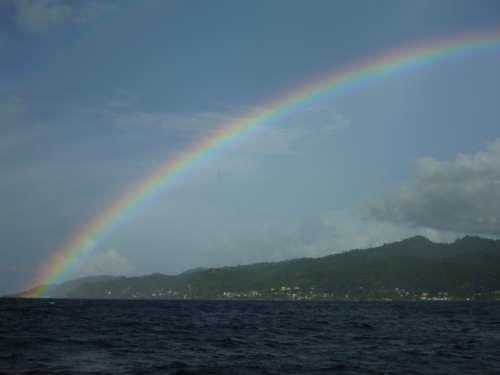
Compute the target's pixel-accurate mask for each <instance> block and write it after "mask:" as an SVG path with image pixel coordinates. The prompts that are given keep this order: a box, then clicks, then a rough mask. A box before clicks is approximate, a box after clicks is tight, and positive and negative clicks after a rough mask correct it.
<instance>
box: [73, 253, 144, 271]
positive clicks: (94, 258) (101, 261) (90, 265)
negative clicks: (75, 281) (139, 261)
mask: <svg viewBox="0 0 500 375" xmlns="http://www.w3.org/2000/svg"><path fill="white" fill-rule="evenodd" d="M135 270H136V268H135V266H134V265H133V263H132V262H131V261H130V260H129V259H128V258H126V257H125V256H124V255H122V254H120V253H119V252H118V251H117V250H115V249H107V250H104V251H99V250H97V251H95V253H92V254H90V255H89V256H88V257H86V258H85V259H84V260H83V261H81V262H80V263H78V265H77V266H76V268H75V269H74V271H73V272H74V274H75V276H76V277H82V276H93V275H122V276H126V275H130V274H132V273H134V272H135Z"/></svg>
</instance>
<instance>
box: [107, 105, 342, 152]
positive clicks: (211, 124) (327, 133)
mask: <svg viewBox="0 0 500 375" xmlns="http://www.w3.org/2000/svg"><path fill="white" fill-rule="evenodd" d="M110 104H111V105H112V106H113V107H126V104H127V102H123V101H113V102H111V103H110ZM247 112H248V110H245V111H242V112H241V113H239V114H235V113H230V112H197V113H192V114H175V113H164V112H140V111H136V112H127V111H122V112H116V113H113V118H114V120H113V122H114V124H115V126H117V127H118V128H121V129H124V130H131V131H134V130H137V129H145V128H146V129H147V128H149V129H163V130H168V131H180V132H187V133H190V134H191V135H193V136H195V137H198V138H199V137H202V136H203V135H206V134H209V133H211V132H214V131H217V130H219V129H221V128H224V127H225V126H227V125H229V124H231V123H232V122H237V121H239V120H240V117H243V116H245V113H247ZM348 126H349V121H348V120H347V119H346V118H345V117H344V116H342V115H341V114H339V113H338V112H337V111H336V110H335V109H333V108H331V107H325V106H316V107H310V108H308V109H306V110H303V111H301V112H299V113H296V114H294V115H292V116H289V117H287V118H285V119H281V120H278V121H276V122H273V123H270V124H268V125H264V126H261V127H258V129H257V132H256V133H258V134H257V135H256V136H251V135H250V136H247V137H244V138H243V139H241V142H239V143H237V144H236V147H237V149H238V151H239V152H241V153H250V154H271V155H278V154H290V153H295V152H297V150H298V149H300V147H301V146H303V145H304V144H308V145H314V144H315V143H317V142H320V141H325V140H327V139H329V138H330V137H332V136H335V135H336V134H337V132H338V131H340V130H342V129H344V128H346V127H348Z"/></svg>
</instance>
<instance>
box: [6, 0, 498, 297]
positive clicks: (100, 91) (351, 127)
mask: <svg viewBox="0 0 500 375" xmlns="http://www.w3.org/2000/svg"><path fill="white" fill-rule="evenodd" d="M499 27H500V5H499V3H498V1H496V0H493V1H486V0H478V1H474V2H472V1H460V0H450V1H446V0H438V1H435V0H432V1H427V0H420V1H413V2H402V1H396V0H394V1H392V0H391V1H386V0H383V1H377V2H370V1H358V0H355V1H340V0H339V1H321V0H317V1H314V2H306V1H282V0H276V1H271V2H269V1H255V2H245V1H219V0H215V1H210V2H208V1H191V0H188V1H168V2H167V1H160V0H145V1H140V2H138V1H127V0H123V1H122V0H120V1H113V0H108V1H92V0H89V1H69V0H68V1H63V0H36V1H35V0H17V1H16V0H0V56H1V61H0V176H1V178H0V208H1V209H0V294H2V293H10V292H13V291H19V290H21V289H23V288H25V287H28V286H31V285H32V284H31V283H32V282H33V280H34V275H35V274H36V273H37V271H38V270H39V269H40V267H42V266H43V265H44V264H46V263H47V261H48V259H49V257H50V255H51V254H54V252H55V251H57V250H58V249H59V248H60V247H61V246H62V244H64V243H65V242H66V241H67V240H68V239H69V238H71V236H72V235H74V234H75V233H77V232H78V230H79V228H82V226H84V225H85V224H86V223H88V222H91V221H92V219H93V218H95V217H96V216H97V215H98V214H99V213H100V212H102V211H103V210H105V209H106V207H108V205H109V204H110V203H111V202H112V201H113V199H115V198H116V197H118V196H120V194H123V193H124V192H125V191H127V189H129V188H130V187H131V186H134V185H135V184H137V183H138V182H140V181H141V180H142V179H144V178H145V176H148V175H149V174H150V173H152V172H153V171H154V170H155V169H156V168H158V166H160V165H162V163H164V162H165V161H168V160H170V159H171V158H173V157H174V156H175V155H176V153H178V152H180V151H182V150H184V149H186V148H187V147H189V146H190V145H193V144H196V142H199V141H200V140H201V139H203V138H204V137H206V136H207V134H210V132H213V131H215V130H216V129H218V128H219V127H220V126H221V125H222V124H224V123H226V122H227V121H231V120H234V119H238V118H239V117H240V116H242V114H244V113H246V112H248V111H251V110H255V109H258V108H261V107H265V106H266V105H268V103H270V102H272V100H273V99H274V98H277V97H280V96H283V95H284V94H286V93H287V92H290V91H291V90H294V89H296V88H298V87H301V86H303V85H305V84H307V83H308V82H312V81H314V80H318V79H321V77H324V76H325V75H326V74H327V73H330V72H333V71H336V70H341V69H345V68H348V67H350V66H354V65H358V64H360V63H362V62H365V61H369V60H370V59H373V58H374V57H376V56H380V55H383V54H386V53H388V52H390V51H393V50H396V49H401V48H403V49H404V48H409V47H411V46H412V45H415V44H417V43H425V42H426V41H430V40H433V39H435V38H447V37H453V36H457V35H461V34H467V33H475V32H481V31H484V30H487V29H491V28H499ZM499 102H500V50H499V49H496V50H490V51H486V52H481V53H473V54H468V55H465V56H462V57H460V58H455V59H451V60H447V61H445V62H441V63H438V64H433V65H429V66H425V67H422V68H420V69H415V70H411V71H409V72H406V73H404V74H399V75H394V76H390V77H387V78H386V79H383V80H378V81H376V82H373V83H370V84H367V85H364V86H362V87H356V88H355V89H353V90H351V91H348V92H345V93H343V94H342V95H339V96H335V97H325V98H323V99H320V100H317V101H314V102H312V103H309V104H308V106H307V107H306V108H304V109H303V110H301V111H299V112H297V113H295V114H293V115H292V116H289V117H287V118H285V119H282V120H280V121H277V122H276V123H273V124H271V125H269V126H265V127H263V128H261V129H259V131H257V132H255V133H253V134H252V135H249V136H248V137H246V138H244V139H242V140H241V141H240V142H235V143H234V144H230V145H228V146H227V147H225V148H224V149H223V150H221V151H220V152H218V153H216V154H215V155H214V156H212V157H210V158H207V160H204V161H203V162H202V163H200V164H199V165H197V166H196V168H194V169H192V170H190V171H189V173H186V174H184V175H182V177H180V178H179V179H177V180H175V181H174V183H173V184H172V185H171V186H170V187H169V189H167V190H165V191H164V192H161V194H157V195H156V196H155V197H154V199H151V200H150V201H148V202H146V203H145V204H144V205H141V207H140V208H139V209H137V210H136V211H134V213H133V215H129V216H128V217H126V218H124V219H123V220H121V221H120V222H119V223H117V225H115V226H113V228H112V230H110V231H109V232H108V233H106V236H105V237H104V238H103V239H102V240H101V241H99V243H98V244H97V246H96V247H95V248H94V249H93V250H92V251H89V252H88V253H86V254H85V256H83V257H81V259H79V261H78V262H77V264H75V265H74V266H73V267H72V268H71V269H69V270H68V272H67V273H66V274H65V275H64V278H63V280H64V279H71V278H75V277H80V276H86V275H96V274H113V275H141V274H147V273H153V272H161V273H166V274H177V273H179V272H183V271H185V270H187V269H190V268H194V267H199V266H201V267H218V266H230V265H237V264H247V263H252V262H267V261H279V260H284V259H290V258H295V257H305V256H306V257H318V256H322V255H327V254H332V253H337V252H340V251H344V250H348V249H352V248H361V247H369V246H376V245H380V244H383V243H386V242H392V241H397V240H400V239H403V238H406V237H409V236H413V235H417V234H421V235H425V236H427V237H428V238H430V239H432V240H435V241H443V242H449V241H454V240H455V239H457V238H459V237H461V236H463V235H466V234H472V235H481V236H486V237H492V238H498V237H500V106H499V105H498V103H499ZM61 281H62V280H61Z"/></svg>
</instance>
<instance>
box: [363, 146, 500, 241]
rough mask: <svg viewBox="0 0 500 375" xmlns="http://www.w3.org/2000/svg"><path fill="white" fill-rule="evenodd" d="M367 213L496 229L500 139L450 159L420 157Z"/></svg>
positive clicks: (446, 226) (455, 227) (447, 226)
mask: <svg viewBox="0 0 500 375" xmlns="http://www.w3.org/2000/svg"><path fill="white" fill-rule="evenodd" d="M370 216H371V217H373V218H376V219H379V220H386V221H394V222H407V223H411V224H414V225H416V226H423V227H429V228H436V229H443V230H451V231H458V232H471V231H473V232H476V233H484V234H490V235H500V139H497V140H496V141H494V142H492V143H490V144H488V145H487V146H486V147H485V149H484V150H481V151H479V152H477V153H476V154H470V155H467V154H458V155H457V157H456V158H455V159H454V160H451V161H439V160H436V159H433V158H422V159H419V160H418V161H417V162H416V171H415V176H414V177H413V178H412V179H411V180H410V181H408V182H407V183H406V184H404V185H403V186H402V187H401V188H400V190H399V191H398V192H397V193H396V194H394V195H390V196H387V197H386V198H385V199H384V200H382V201H381V202H380V203H376V204H372V206H371V207H370Z"/></svg>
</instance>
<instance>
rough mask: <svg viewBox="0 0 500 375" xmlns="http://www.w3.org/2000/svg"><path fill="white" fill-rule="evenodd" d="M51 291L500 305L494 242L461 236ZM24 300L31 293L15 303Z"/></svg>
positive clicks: (107, 279) (498, 243) (93, 281)
mask: <svg viewBox="0 0 500 375" xmlns="http://www.w3.org/2000/svg"><path fill="white" fill-rule="evenodd" d="M41 287H42V286H39V287H38V288H41ZM50 290H51V292H50V295H48V296H47V297H50V298H97V299H220V300H226V299H253V300H259V299H261V300H443V301H448V300H500V240H490V239H484V238H480V237H470V236H466V237H464V238H462V239H459V240H457V241H455V242H453V243H435V242H432V241H430V240H428V239H427V238H425V237H422V236H416V237H411V238H408V239H405V240H402V241H398V242H394V243H389V244H384V245H382V246H379V247H375V248H369V249H363V250H359V249H356V250H351V251H347V252H343V253H339V254H333V255H328V256H324V257H321V258H300V259H293V260H287V261H282V262H273V263H257V264H250V265H242V266H234V267H221V268H196V269H193V270H190V271H187V272H184V273H181V274H179V275H175V276H170V275H164V274H159V273H157V274H151V275H146V276H138V277H121V276H120V277H116V276H93V277H85V278H80V279H76V280H72V281H68V282H65V283H62V284H59V285H54V286H53V287H51V288H50ZM29 295H33V290H27V291H24V292H21V293H19V294H17V295H15V296H14V297H26V296H29Z"/></svg>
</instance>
